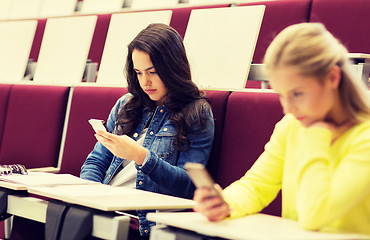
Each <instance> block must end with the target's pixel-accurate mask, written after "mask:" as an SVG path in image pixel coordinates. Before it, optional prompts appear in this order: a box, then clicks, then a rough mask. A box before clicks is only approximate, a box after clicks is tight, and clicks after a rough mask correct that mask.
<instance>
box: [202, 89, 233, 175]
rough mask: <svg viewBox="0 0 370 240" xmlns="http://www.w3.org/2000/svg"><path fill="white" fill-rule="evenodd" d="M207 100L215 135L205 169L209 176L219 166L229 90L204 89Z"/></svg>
mask: <svg viewBox="0 0 370 240" xmlns="http://www.w3.org/2000/svg"><path fill="white" fill-rule="evenodd" d="M205 92H206V94H207V95H206V96H207V101H208V102H209V104H210V105H211V107H212V112H213V117H214V120H215V137H214V140H213V146H212V152H211V155H210V157H209V160H208V164H207V169H208V171H209V172H210V174H211V176H216V174H217V169H218V167H219V161H220V152H221V141H222V132H223V129H224V121H225V112H226V103H227V99H228V98H229V95H230V92H228V91H216V90H206V91H205Z"/></svg>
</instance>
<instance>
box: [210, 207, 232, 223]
mask: <svg viewBox="0 0 370 240" xmlns="http://www.w3.org/2000/svg"><path fill="white" fill-rule="evenodd" d="M229 215H230V212H229V206H227V205H226V204H225V203H224V204H222V205H220V206H218V207H216V208H212V209H210V210H208V211H206V212H205V216H206V217H207V218H208V220H209V221H213V222H216V221H221V220H223V219H225V218H226V217H227V216H229Z"/></svg>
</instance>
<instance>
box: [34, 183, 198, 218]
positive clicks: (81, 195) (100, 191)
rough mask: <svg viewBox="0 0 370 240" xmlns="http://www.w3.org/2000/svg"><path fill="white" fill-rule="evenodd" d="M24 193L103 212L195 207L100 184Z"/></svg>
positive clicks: (186, 201)
mask: <svg viewBox="0 0 370 240" xmlns="http://www.w3.org/2000/svg"><path fill="white" fill-rule="evenodd" d="M28 192H29V193H33V194H36V195H40V196H44V197H49V198H54V199H58V200H61V201H65V202H69V203H74V204H78V205H82V206H86V207H90V208H95V209H99V210H103V211H125V210H145V209H188V208H192V207H193V206H194V204H195V203H194V201H193V200H189V199H184V198H178V197H173V196H168V195H164V194H158V193H152V192H148V191H142V190H137V189H129V188H123V187H111V186H108V185H103V184H98V185H96V184H95V185H64V186H55V187H29V188H28Z"/></svg>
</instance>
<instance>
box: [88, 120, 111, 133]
mask: <svg viewBox="0 0 370 240" xmlns="http://www.w3.org/2000/svg"><path fill="white" fill-rule="evenodd" d="M89 123H90V124H91V126H92V128H93V129H94V131H95V132H97V131H98V130H102V131H106V132H107V129H106V127H105V126H104V123H105V122H104V120H99V119H90V120H89Z"/></svg>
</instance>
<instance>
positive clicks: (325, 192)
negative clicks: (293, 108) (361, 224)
mask: <svg viewBox="0 0 370 240" xmlns="http://www.w3.org/2000/svg"><path fill="white" fill-rule="evenodd" d="M344 134H345V135H351V136H344V135H342V138H344V139H338V140H337V141H342V142H343V141H344V143H340V144H342V145H341V147H340V148H341V149H340V150H339V151H338V152H336V153H333V152H331V151H332V149H331V147H330V146H331V141H332V133H331V132H330V131H329V130H327V129H322V128H318V127H316V128H307V129H305V131H304V132H302V136H301V139H302V140H301V141H302V144H301V145H302V149H300V151H302V156H303V157H302V159H300V162H299V166H298V192H297V212H298V220H299V222H300V224H301V226H302V227H303V228H305V229H310V230H316V229H320V228H322V227H324V226H326V225H327V224H329V223H330V222H332V221H334V220H336V219H338V218H340V217H342V216H344V215H345V214H346V213H347V212H348V211H350V210H351V209H352V208H354V207H355V206H356V205H358V204H359V203H360V202H361V201H363V200H364V199H365V198H366V197H367V196H368V195H369V186H370V161H369V156H370V126H369V124H367V127H366V128H363V129H362V130H361V131H357V133H353V132H352V133H351V134H348V131H347V132H346V133H344ZM354 135H355V136H354Z"/></svg>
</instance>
